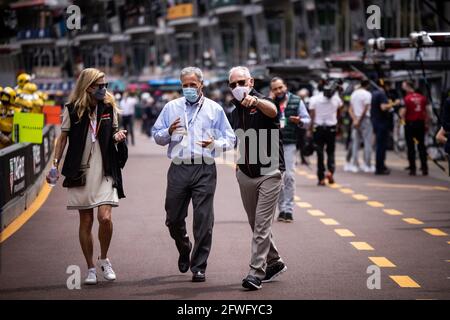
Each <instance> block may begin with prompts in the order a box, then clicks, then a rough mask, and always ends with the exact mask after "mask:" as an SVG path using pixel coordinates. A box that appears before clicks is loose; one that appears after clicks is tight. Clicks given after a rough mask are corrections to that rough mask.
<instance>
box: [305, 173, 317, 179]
mask: <svg viewBox="0 0 450 320" xmlns="http://www.w3.org/2000/svg"><path fill="white" fill-rule="evenodd" d="M306 179H309V180H314V179H316V176H315V175H313V174H307V175H306Z"/></svg>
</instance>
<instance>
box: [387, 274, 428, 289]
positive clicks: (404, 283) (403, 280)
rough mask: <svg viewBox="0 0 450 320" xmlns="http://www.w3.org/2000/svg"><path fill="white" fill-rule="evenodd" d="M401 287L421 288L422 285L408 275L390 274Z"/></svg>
mask: <svg viewBox="0 0 450 320" xmlns="http://www.w3.org/2000/svg"><path fill="white" fill-rule="evenodd" d="M389 277H390V278H391V279H392V280H394V281H395V282H396V283H397V284H398V285H399V286H400V287H401V288H420V285H419V284H418V283H417V282H415V281H414V280H413V279H411V278H410V277H408V276H389Z"/></svg>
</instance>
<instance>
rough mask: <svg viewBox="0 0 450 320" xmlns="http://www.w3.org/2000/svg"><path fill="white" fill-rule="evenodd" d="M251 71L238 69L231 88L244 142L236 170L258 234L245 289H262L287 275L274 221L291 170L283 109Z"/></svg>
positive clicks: (249, 218)
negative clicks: (258, 87) (257, 87)
mask: <svg viewBox="0 0 450 320" xmlns="http://www.w3.org/2000/svg"><path fill="white" fill-rule="evenodd" d="M253 84H254V80H253V78H252V77H251V75H250V71H249V70H248V69H247V68H246V67H234V68H232V69H231V70H230V73H229V87H230V89H231V92H232V94H233V97H234V99H233V100H232V103H233V104H234V105H235V106H236V109H235V110H234V111H233V112H234V113H235V115H234V116H235V118H236V119H237V130H236V136H237V137H238V139H239V154H240V158H239V160H238V168H237V171H236V176H237V180H238V183H239V188H240V191H241V198H242V202H243V205H244V208H245V211H246V212H247V216H248V221H249V224H250V227H251V228H252V231H253V239H252V255H251V261H250V271H249V273H248V275H247V277H246V278H245V279H243V280H242V286H243V287H244V288H247V289H249V290H257V289H260V288H261V287H262V285H261V283H262V282H269V281H271V280H273V279H274V278H275V277H276V276H278V275H279V274H281V273H282V272H284V271H286V269H287V268H286V266H285V264H284V262H283V260H282V259H281V257H280V255H279V254H278V250H277V248H276V247H275V244H274V241H273V236H272V230H271V227H272V222H273V217H274V215H275V210H276V205H277V202H278V197H279V194H280V190H281V183H282V174H283V172H284V171H285V167H284V156H283V147H282V138H281V134H280V130H279V127H280V124H279V120H278V111H277V110H278V108H277V105H276V104H275V103H274V102H273V101H272V100H270V99H269V98H266V97H264V96H263V95H261V94H260V93H258V92H257V91H256V90H254V89H253Z"/></svg>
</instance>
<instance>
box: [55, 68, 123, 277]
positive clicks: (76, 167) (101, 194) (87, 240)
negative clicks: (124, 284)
mask: <svg viewBox="0 0 450 320" xmlns="http://www.w3.org/2000/svg"><path fill="white" fill-rule="evenodd" d="M107 86H108V83H107V82H106V80H105V74H104V73H103V72H101V71H99V70H97V69H94V68H87V69H84V70H83V71H82V72H81V74H80V76H79V78H78V80H77V83H76V85H75V89H74V90H73V92H72V94H71V95H70V97H69V102H68V103H67V104H66V108H65V110H64V114H63V120H62V125H61V135H60V137H59V139H58V142H57V145H56V150H55V159H54V160H53V164H54V166H55V167H56V168H57V169H58V168H59V164H60V161H61V156H62V155H63V152H64V149H65V147H66V144H67V143H68V148H67V153H66V156H65V160H64V165H63V168H62V172H61V173H62V175H64V176H65V180H64V183H63V186H64V187H67V188H68V205H67V209H68V210H78V211H79V214H80V227H79V238H80V244H81V249H82V251H83V254H84V257H85V258H86V262H87V266H88V275H87V278H86V279H85V281H84V283H85V284H97V273H96V268H95V265H94V260H93V237H92V232H91V231H92V224H93V222H94V208H98V209H97V219H98V222H99V232H98V238H99V241H100V249H101V255H100V257H99V258H98V261H97V265H98V266H99V268H100V269H101V270H102V272H103V277H104V278H105V279H106V280H109V281H113V280H115V279H116V274H115V272H114V270H113V269H112V265H111V262H110V261H109V259H108V257H107V253H108V249H109V245H110V242H111V237H112V233H113V224H112V220H111V211H112V207H117V206H118V205H119V199H120V198H124V197H125V195H124V193H123V188H122V177H121V172H120V167H119V165H118V156H117V151H116V146H115V143H118V142H122V141H124V140H125V137H126V135H125V134H126V132H125V131H123V130H121V131H119V130H118V121H117V114H118V107H117V105H116V102H115V100H114V96H113V95H112V94H111V93H110V92H108V91H107V90H106V88H107ZM67 138H69V139H67ZM57 176H58V177H59V173H58V174H57ZM47 181H50V175H48V176H47Z"/></svg>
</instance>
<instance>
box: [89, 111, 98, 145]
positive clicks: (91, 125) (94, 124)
mask: <svg viewBox="0 0 450 320" xmlns="http://www.w3.org/2000/svg"><path fill="white" fill-rule="evenodd" d="M99 128H100V126H98V125H97V107H95V118H94V120H92V119H89V129H90V131H91V139H92V142H95V141H96V140H97V135H98V130H99Z"/></svg>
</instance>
